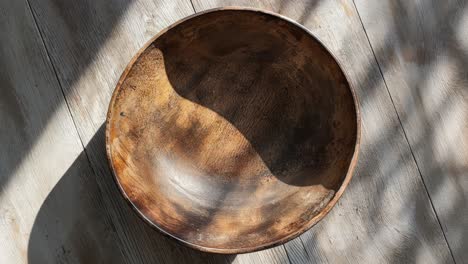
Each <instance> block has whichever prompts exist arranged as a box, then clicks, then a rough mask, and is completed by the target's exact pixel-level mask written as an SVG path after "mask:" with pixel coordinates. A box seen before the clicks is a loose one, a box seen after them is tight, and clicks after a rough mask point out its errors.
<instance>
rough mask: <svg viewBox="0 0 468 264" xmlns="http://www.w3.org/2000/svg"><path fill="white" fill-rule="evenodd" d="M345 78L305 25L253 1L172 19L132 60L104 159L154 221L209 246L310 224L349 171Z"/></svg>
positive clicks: (350, 126) (352, 112) (222, 247)
mask: <svg viewBox="0 0 468 264" xmlns="http://www.w3.org/2000/svg"><path fill="white" fill-rule="evenodd" d="M356 120H357V116H356V109H355V104H354V100H353V96H352V93H351V91H350V88H349V84H348V82H347V80H346V78H345V76H344V74H343V72H342V71H341V69H340V67H339V66H338V64H337V63H336V61H335V60H334V59H333V57H332V56H331V55H330V54H329V53H328V52H327V50H326V49H325V48H324V47H323V46H322V45H321V44H320V43H319V42H318V41H317V40H316V39H314V38H313V37H312V36H310V35H309V34H308V33H307V32H305V31H304V30H303V29H302V28H300V27H298V26H296V25H294V24H292V23H291V22H288V21H286V20H284V19H282V18H279V17H276V16H274V15H270V14H265V13H262V12H256V11H248V10H221V11H215V12H209V13H205V14H203V15H199V16H196V17H193V18H190V19H188V20H185V21H184V22H181V23H179V24H177V25H176V26H174V27H172V28H170V29H169V30H167V31H166V32H165V33H163V34H161V35H160V36H159V37H157V38H156V39H155V40H154V42H152V44H150V45H149V46H148V47H147V48H146V49H144V50H143V51H142V52H141V54H139V56H138V58H137V59H136V60H135V61H134V62H133V64H132V65H130V66H129V67H128V68H127V72H126V74H124V75H123V77H122V79H121V82H120V83H119V85H118V87H117V89H116V91H115V93H114V96H113V99H112V102H111V106H110V111H109V116H108V127H107V144H108V154H109V159H110V162H111V165H112V168H113V170H114V174H115V176H116V179H117V181H118V183H119V185H120V187H121V189H122V191H123V192H124V194H125V195H126V196H127V198H128V199H129V200H130V202H131V203H132V204H133V206H134V207H135V208H136V209H137V210H138V211H139V212H140V214H142V215H143V216H144V218H145V219H146V220H147V221H149V222H150V223H151V224H153V225H154V226H156V227H158V228H159V229H160V230H162V231H164V232H165V233H167V234H169V235H171V236H173V237H175V238H177V239H179V240H181V241H183V242H185V243H187V244H190V245H192V246H194V247H196V248H199V249H204V250H208V251H214V252H242V251H250V250H253V249H259V248H262V247H265V246H268V245H273V244H275V243H278V242H284V241H285V240H286V239H287V238H290V237H292V236H294V235H297V234H299V233H300V232H303V231H305V229H306V228H307V227H310V226H311V225H312V224H313V223H315V222H316V221H317V220H318V219H319V218H321V214H322V213H323V211H324V208H325V207H326V206H327V205H328V204H329V202H330V201H331V200H332V199H333V198H334V197H335V194H336V193H337V191H338V190H339V189H340V187H341V186H342V184H343V182H344V180H345V178H346V177H347V175H348V170H349V168H350V163H351V160H352V158H353V154H354V150H355V146H356V143H357V122H356Z"/></svg>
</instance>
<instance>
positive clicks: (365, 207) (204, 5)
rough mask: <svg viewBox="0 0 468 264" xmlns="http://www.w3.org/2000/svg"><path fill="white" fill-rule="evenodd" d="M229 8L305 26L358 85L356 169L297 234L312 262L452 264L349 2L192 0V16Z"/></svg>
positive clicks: (352, 6) (367, 45) (356, 16)
mask: <svg viewBox="0 0 468 264" xmlns="http://www.w3.org/2000/svg"><path fill="white" fill-rule="evenodd" d="M228 5H247V6H253V7H260V8H265V9H268V10H272V11H276V12H278V13H280V14H284V15H286V16H289V17H291V18H293V19H295V20H297V21H299V22H300V23H302V24H304V25H305V26H306V27H307V28H309V29H310V30H311V31H312V32H313V33H314V34H316V35H317V36H318V37H319V39H320V40H322V41H323V42H324V43H325V45H326V46H327V47H328V48H330V49H331V50H332V52H333V53H334V54H335V55H336V56H337V57H338V60H339V61H340V62H341V63H342V65H343V66H344V68H345V71H347V72H348V75H349V77H350V79H351V82H352V83H353V84H354V85H355V87H357V93H358V98H359V100H360V105H361V110H362V145H361V152H360V153H361V155H360V158H359V165H358V168H357V171H356V175H355V176H354V177H353V180H352V181H351V184H350V186H349V188H348V190H347V191H346V192H345V194H344V196H343V197H342V199H341V200H340V201H339V202H338V204H337V206H335V208H334V209H333V210H332V211H331V213H330V214H329V215H328V216H327V217H326V218H325V219H324V220H323V221H321V222H320V223H319V224H318V225H316V226H315V227H314V228H312V229H311V230H310V232H307V233H305V234H304V235H302V236H301V239H302V241H303V243H304V246H305V249H306V250H307V253H308V254H309V256H310V258H311V259H313V260H314V261H316V262H319V263H349V262H351V263H366V262H368V263H408V262H420V263H451V262H453V260H452V258H451V256H450V252H449V250H448V247H447V245H446V243H445V240H444V236H443V233H442V231H441V229H440V227H439V224H438V222H437V219H436V217H435V214H434V212H433V210H432V208H431V204H430V201H429V198H428V196H427V193H426V192H425V189H424V185H423V182H422V180H421V177H420V175H419V173H418V169H417V167H416V164H415V162H414V160H413V159H412V156H411V152H410V149H409V146H408V144H407V142H406V141H405V137H404V134H403V131H402V129H401V126H400V124H399V121H398V117H397V115H396V113H395V111H394V107H393V105H392V102H391V99H390V97H389V95H388V92H387V90H386V87H385V84H384V83H383V80H382V78H381V76H380V73H379V69H378V66H377V64H376V63H375V59H374V57H373V54H372V50H371V49H370V46H369V43H368V41H367V38H366V35H365V32H364V30H363V28H362V25H361V22H360V20H359V17H358V15H357V13H356V10H355V8H354V5H353V2H352V1H344V0H343V1H257V2H250V1H216V0H213V1H194V6H195V9H196V10H197V11H200V10H204V9H208V8H214V7H219V6H228ZM291 254H293V253H292V252H291Z"/></svg>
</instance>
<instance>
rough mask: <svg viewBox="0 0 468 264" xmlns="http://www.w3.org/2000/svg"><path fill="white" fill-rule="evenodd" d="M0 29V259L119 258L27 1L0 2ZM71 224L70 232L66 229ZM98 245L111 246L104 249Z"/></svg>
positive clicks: (103, 260)
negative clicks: (0, 123) (0, 147)
mask: <svg viewBox="0 0 468 264" xmlns="http://www.w3.org/2000/svg"><path fill="white" fill-rule="evenodd" d="M0 32H2V36H1V39H2V40H1V42H0V120H1V121H2V125H1V127H0V145H1V146H2V150H1V152H0V263H53V262H70V263H76V262H79V260H82V261H84V262H99V261H101V262H113V259H119V258H120V257H121V255H120V252H119V250H118V245H117V244H116V239H115V236H114V232H112V229H110V228H109V226H108V225H106V223H107V221H108V220H109V219H108V217H107V216H106V215H103V214H101V213H100V212H101V211H102V210H104V208H103V205H102V204H101V203H100V201H101V199H102V198H101V194H100V192H99V190H97V188H96V183H95V180H94V175H93V174H92V172H91V171H90V167H89V163H88V161H87V159H86V158H85V157H84V156H83V155H82V154H81V152H82V150H83V147H82V145H81V143H80V140H79V137H78V133H77V131H76V128H75V127H74V124H73V120H72V118H71V115H70V112H69V110H68V108H67V106H66V104H65V103H64V100H63V99H64V98H63V95H62V93H61V91H60V86H59V84H58V82H57V79H56V77H55V74H54V71H53V69H52V66H51V64H50V61H49V59H48V57H47V53H46V50H45V48H44V45H43V43H42V41H41V37H40V34H39V32H38V30H37V27H36V24H35V22H34V19H33V17H32V14H31V11H30V9H29V7H28V5H27V3H26V2H24V1H13V2H5V1H2V2H0ZM64 186H68V188H66V189H67V191H68V192H66V193H63V191H64V189H63V187H64ZM57 195H59V196H60V197H57ZM72 226H77V227H75V228H73V230H74V232H71V233H69V232H67V231H69V230H70V229H71V228H70V227H72ZM96 234H101V235H102V236H103V238H104V239H102V240H97V239H96V237H95V236H96ZM46 247H47V250H45V249H46ZM71 248H72V249H73V250H72V251H70V249H71ZM90 249H92V250H93V251H92V252H93V254H91V253H90V252H89V250H90ZM105 251H107V252H110V251H112V254H107V256H105V257H104V256H103V255H102V254H101V253H102V252H105Z"/></svg>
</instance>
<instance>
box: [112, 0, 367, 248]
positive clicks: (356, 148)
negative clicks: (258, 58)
mask: <svg viewBox="0 0 468 264" xmlns="http://www.w3.org/2000/svg"><path fill="white" fill-rule="evenodd" d="M220 11H247V12H254V13H261V14H264V15H270V16H273V17H276V18H279V19H281V20H283V21H286V22H288V23H290V24H292V25H293V26H296V27H298V28H300V29H301V30H302V31H304V33H306V34H308V35H309V36H310V37H312V38H313V39H314V40H315V41H317V43H318V44H319V45H320V46H321V47H322V48H323V49H324V50H325V51H326V52H328V54H329V55H330V56H331V57H332V59H333V60H334V61H335V62H336V63H337V65H338V67H339V68H340V70H341V71H342V73H343V75H344V77H345V80H346V83H347V84H348V89H349V90H350V92H351V95H352V98H353V103H354V109H355V114H356V143H355V146H354V152H353V156H352V158H351V162H350V163H349V167H348V171H347V173H346V176H345V178H344V180H343V182H342V184H341V186H340V188H339V189H338V191H337V192H336V193H335V194H334V195H333V198H332V199H331V200H330V201H329V202H328V203H327V205H326V206H325V207H323V208H322V210H321V211H320V212H319V213H318V214H317V215H315V216H314V217H313V218H312V219H310V220H309V222H307V223H306V224H304V225H302V226H301V227H300V228H298V229H297V230H295V231H294V232H292V233H290V234H289V235H286V236H284V237H282V238H281V239H278V240H276V241H270V242H268V243H264V244H260V245H256V246H250V247H240V248H215V247H206V246H202V245H197V244H194V243H190V242H187V241H185V240H183V239H181V238H178V237H176V236H175V235H173V234H171V233H169V232H167V231H165V230H164V229H162V228H161V227H159V226H158V225H157V224H155V223H154V222H152V221H151V220H150V219H149V218H148V217H147V216H146V215H144V214H143V213H142V212H141V211H140V210H139V209H138V207H137V206H136V205H135V204H134V203H133V202H132V200H131V199H130V197H129V196H128V195H127V193H126V192H125V190H124V189H123V187H122V185H121V184H120V182H119V179H118V177H117V173H116V171H115V168H114V165H113V163H112V149H111V142H110V122H111V117H112V114H113V111H112V110H113V108H114V104H115V100H116V97H117V94H118V92H119V91H120V87H121V86H122V84H123V82H124V80H125V79H126V77H127V75H128V73H129V71H130V70H131V69H132V67H133V65H134V63H135V62H136V61H137V59H138V58H139V57H140V56H141V54H142V53H143V52H144V51H145V50H146V49H147V48H148V47H149V46H150V45H151V44H152V43H153V42H154V41H155V40H156V39H158V38H159V37H160V36H162V35H163V34H165V33H166V32H168V31H169V30H170V29H172V28H174V27H176V26H178V25H179V24H182V23H183V22H185V21H188V20H190V19H192V18H195V17H198V16H202V15H205V14H208V13H213V12H220ZM105 123H106V128H105V144H106V156H107V161H108V163H109V166H110V168H111V172H112V178H113V179H114V182H115V184H116V185H117V187H118V189H119V191H120V193H121V194H122V196H123V197H124V200H125V201H126V202H127V203H128V204H129V205H130V207H131V208H132V209H133V211H134V212H136V213H137V215H138V216H140V217H141V218H142V219H143V220H144V222H146V223H147V224H149V225H150V226H151V227H152V228H154V229H156V230H158V231H159V232H160V233H162V234H163V235H164V236H166V237H170V238H172V239H174V240H175V241H177V242H179V243H181V244H183V245H185V246H188V247H190V248H193V249H197V250H200V251H203V252H208V253H218V254H242V253H250V252H255V251H259V250H263V249H268V248H272V247H275V246H278V245H281V244H284V243H286V242H288V241H290V240H293V239H294V238H296V237H298V236H300V235H302V234H303V233H305V232H306V231H307V230H309V229H310V228H312V227H313V226H314V225H315V224H317V223H318V222H319V221H320V220H322V219H323V218H324V217H325V216H326V215H327V214H328V213H329V212H330V210H331V209H332V208H333V207H334V206H335V204H336V203H337V202H338V200H339V199H340V198H341V196H342V195H343V193H344V190H345V189H346V187H347V186H348V185H349V182H350V181H351V178H352V177H353V174H354V171H355V168H356V165H357V161H358V156H359V149H360V145H361V113H360V109H359V101H358V99H357V96H356V91H355V87H354V85H353V84H352V83H351V82H350V78H349V73H348V72H347V70H346V68H344V67H343V65H342V63H340V61H339V60H338V59H337V58H336V56H335V55H334V54H333V53H332V52H331V51H330V50H329V49H328V48H327V47H326V46H325V45H324V44H323V42H322V41H321V40H320V39H319V38H318V37H317V36H315V35H314V34H313V33H312V32H311V31H310V30H309V29H307V28H306V27H305V26H303V25H301V24H300V23H299V22H296V21H295V20H293V19H291V18H288V17H286V16H284V15H281V14H278V13H275V12H272V11H268V10H264V9H260V8H254V7H242V6H225V7H217V8H211V9H207V10H204V11H201V12H196V13H194V14H192V15H189V16H187V17H184V18H182V19H179V20H178V21H176V22H174V23H172V24H171V25H169V26H167V27H165V28H164V29H162V30H161V31H159V32H158V33H157V34H156V35H154V36H153V37H152V38H150V39H149V40H148V41H147V42H146V43H145V44H144V45H143V46H142V47H141V48H140V49H139V50H138V52H137V53H136V54H135V55H134V56H133V57H132V59H131V60H130V62H129V63H128V64H127V66H126V67H125V70H124V71H123V73H122V75H121V76H120V78H119V80H118V82H117V84H116V86H115V88H114V91H113V92H112V97H111V100H110V102H109V108H108V111H107V116H106V122H105Z"/></svg>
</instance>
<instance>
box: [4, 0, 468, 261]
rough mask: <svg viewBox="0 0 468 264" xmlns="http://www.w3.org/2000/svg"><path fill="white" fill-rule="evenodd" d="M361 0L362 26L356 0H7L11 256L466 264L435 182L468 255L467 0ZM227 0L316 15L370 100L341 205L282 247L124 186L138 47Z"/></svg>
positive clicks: (313, 24) (323, 36) (308, 20)
mask: <svg viewBox="0 0 468 264" xmlns="http://www.w3.org/2000/svg"><path fill="white" fill-rule="evenodd" d="M356 2H357V3H356V4H357V7H358V11H359V14H360V15H361V17H362V19H363V23H361V20H360V17H359V15H358V13H357V11H356V9H355V6H354V3H353V2H352V1H351V0H336V1H335V0H333V1H332V0H321V1H320V0H300V1H286V0H276V1H275V0H258V1H247V0H244V1H224V0H222V1H217V0H204V1H202V0H194V1H193V5H192V3H191V2H190V1H189V0H178V1H170V0H153V1H149V0H133V1H132V0H94V1H93V0H84V1H72V0H61V1H55V0H28V1H27V0H20V1H8V3H7V1H0V32H2V35H1V36H0V38H1V42H0V120H2V122H3V124H2V126H0V145H1V146H2V147H3V148H2V151H1V152H0V263H353V262H355V263H414V262H417V263H452V262H453V258H452V256H451V253H450V251H449V247H448V245H447V242H446V240H445V237H444V233H443V232H442V229H441V226H440V224H439V222H438V219H437V217H436V214H435V213H434V211H433V207H432V205H431V200H430V199H429V196H428V194H427V192H426V188H425V185H424V183H425V184H426V186H427V189H428V190H429V194H430V195H431V196H430V197H431V198H432V202H433V203H434V208H435V209H436V212H437V216H438V217H439V219H440V220H441V221H440V222H441V224H442V227H443V230H444V231H445V236H446V237H447V240H448V242H449V245H450V247H451V249H452V251H453V252H454V256H455V258H456V260H457V262H458V263H464V261H465V262H466V257H467V255H466V252H468V251H467V248H466V247H467V241H466V239H467V236H468V234H467V233H466V230H467V225H468V224H467V209H466V204H467V203H466V202H467V198H466V193H467V190H468V189H467V186H468V184H467V175H466V171H467V169H468V166H467V163H466V161H467V157H468V152H467V151H468V150H467V143H468V142H467V140H466V139H467V138H466V136H464V132H467V131H466V128H467V127H468V126H467V123H468V122H467V121H468V120H467V114H468V113H467V109H468V108H467V107H466V104H467V99H466V98H468V97H467V89H466V87H465V86H466V84H467V82H466V81H467V75H466V66H467V63H466V61H467V60H465V57H466V56H467V55H466V54H468V53H467V52H468V43H467V39H468V33H467V31H466V28H468V19H467V17H468V16H466V15H464V11H463V10H464V9H463V4H460V3H457V2H453V1H449V2H450V3H449V4H450V5H449V7H445V5H443V4H439V5H440V6H438V5H436V4H435V3H430V2H429V1H421V2H424V4H420V5H414V4H406V2H402V3H399V2H398V1H397V2H393V1H388V3H384V4H380V2H379V3H369V2H368V1H360V0H358V1H356ZM426 2H427V3H426ZM434 2H436V1H434ZM390 3H398V4H393V5H390ZM227 5H237V6H239V5H241V6H252V7H259V8H264V9H267V10H272V11H275V12H278V13H280V14H283V15H286V16H289V17H291V18H292V19H294V20H296V21H298V22H300V23H301V24H304V25H305V26H306V27H307V28H308V29H310V30H311V31H312V32H313V33H314V34H316V35H317V36H318V37H319V39H320V40H322V41H323V42H324V43H325V45H326V46H327V47H328V48H329V49H330V50H331V51H332V52H333V53H334V54H335V55H336V57H337V58H338V60H339V62H340V63H341V64H342V65H343V67H344V69H345V71H346V72H347V74H348V76H349V78H350V80H351V82H352V84H353V85H354V87H355V88H356V92H357V94H358V97H359V100H360V106H361V112H362V146H361V154H360V160H359V165H358V168H357V171H356V173H355V176H354V178H353V180H352V181H351V184H350V186H349V187H348V189H347V190H346V192H345V194H344V196H343V197H342V199H341V200H340V202H339V203H338V204H337V205H336V207H335V208H334V209H333V210H332V211H331V213H330V214H329V215H328V216H327V217H326V218H325V219H324V220H323V221H321V222H320V223H319V224H318V225H316V226H315V227H314V228H312V229H311V230H310V231H308V232H307V233H305V234H304V235H302V236H301V237H299V238H297V239H295V240H293V241H291V242H289V243H287V244H285V245H284V246H278V247H275V248H273V249H269V250H264V251H261V252H256V253H251V254H243V255H237V256H224V255H211V254H206V253H201V252H198V251H194V250H191V249H188V248H186V247H183V246H181V245H179V244H177V243H175V242H174V241H173V240H171V239H168V238H165V237H163V236H162V235H160V234H159V233H158V232H157V231H155V230H153V229H151V228H150V227H149V226H147V225H146V224H145V223H143V221H142V220H141V219H139V218H138V217H137V216H136V214H134V212H132V211H131V209H130V207H129V206H128V205H127V204H126V203H125V202H124V200H123V199H122V198H121V197H120V194H119V192H118V190H117V188H116V186H115V184H114V182H113V179H112V177H111V173H110V171H109V168H108V165H107V160H106V157H105V149H104V134H103V132H104V131H103V129H104V125H103V124H104V120H105V115H106V112H107V106H108V102H109V100H110V96H111V93H112V91H113V89H114V87H115V84H116V82H117V80H118V78H119V76H120V74H121V72H122V71H123V69H124V67H125V66H126V64H127V63H128V62H129V60H130V59H131V57H132V56H133V55H134V54H135V53H136V51H137V50H138V49H139V47H141V46H142V45H143V44H144V43H145V42H146V41H147V40H148V39H149V38H150V37H152V36H153V35H155V34H156V33H157V32H158V31H160V30H161V29H163V28H164V27H166V26H168V25H170V24H172V23H173V22H175V21H177V20H178V19H180V18H183V17H185V16H187V15H190V14H192V13H194V9H195V10H196V11H197V12H198V11H201V10H205V9H208V8H213V7H220V6H227ZM447 17H448V18H449V19H448V22H447V21H446V20H445V19H446V18H447ZM398 18H402V19H401V20H399V19H398ZM363 25H364V26H365V29H366V31H364V28H363ZM366 32H367V33H368V35H369V40H370V43H371V44H372V48H373V49H374V52H375V55H376V56H375V57H376V58H377V60H378V62H379V65H380V67H381V69H382V72H383V76H384V77H385V82H384V79H383V78H382V75H381V74H380V71H379V65H378V64H377V63H376V60H375V57H374V54H373V50H372V48H371V46H370V45H369V41H368V39H367V35H366ZM438 36H442V38H438ZM438 39H440V40H438ZM387 87H388V90H387ZM388 91H390V94H391V96H392V97H390V95H389V92H388ZM392 99H393V102H394V103H395V106H394V105H393V102H392ZM395 107H396V109H397V112H398V115H399V116H398V115H397V112H396V111H395ZM399 117H400V119H401V123H402V124H403V127H404V129H405V130H404V131H403V130H402V127H401V124H400V120H399ZM404 132H406V134H405V133H404ZM407 138H408V141H409V143H410V145H408V141H407ZM424 139H426V140H424ZM410 146H411V148H410ZM412 151H413V153H414V157H413V153H412ZM421 175H422V176H423V178H424V182H423V181H422V178H421Z"/></svg>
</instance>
